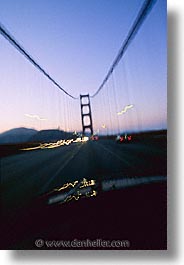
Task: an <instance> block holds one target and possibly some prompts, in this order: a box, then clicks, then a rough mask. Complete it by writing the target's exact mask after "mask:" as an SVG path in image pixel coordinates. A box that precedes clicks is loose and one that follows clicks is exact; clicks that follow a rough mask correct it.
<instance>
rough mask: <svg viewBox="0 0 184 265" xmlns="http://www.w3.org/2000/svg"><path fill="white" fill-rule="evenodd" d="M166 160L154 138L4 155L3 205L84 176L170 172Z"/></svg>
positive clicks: (21, 203)
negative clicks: (146, 141)
mask: <svg viewBox="0 0 184 265" xmlns="http://www.w3.org/2000/svg"><path fill="white" fill-rule="evenodd" d="M166 164H167V162H166V148H164V147H163V146H160V145H159V146H157V145H155V144H153V143H152V142H150V143H149V142H148V143H144V142H142V143H141V142H137V143H133V142H132V143H131V144H117V143H116V142H114V141H112V140H99V141H93V142H92V141H88V142H86V143H78V144H76V143H75V144H71V145H69V146H62V147H59V148H55V149H45V150H36V151H27V152H24V153H22V154H19V155H14V156H9V157H5V158H3V159H1V186H2V206H3V208H4V209H6V210H7V209H9V210H10V211H11V209H12V208H14V209H16V208H19V207H22V206H24V205H26V203H28V202H29V201H31V200H32V199H33V198H35V197H37V196H39V195H40V194H44V193H46V192H49V191H51V190H53V189H54V188H56V187H60V186H61V185H63V184H64V183H66V182H70V181H74V180H77V179H82V178H83V177H85V178H87V179H92V178H94V177H96V178H102V179H104V178H115V177H119V176H123V177H139V176H150V175H166Z"/></svg>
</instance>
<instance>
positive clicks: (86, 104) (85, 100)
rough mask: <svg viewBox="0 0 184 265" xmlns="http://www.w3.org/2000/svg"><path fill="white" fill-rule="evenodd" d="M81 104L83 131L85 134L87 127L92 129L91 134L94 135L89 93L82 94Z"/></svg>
mask: <svg viewBox="0 0 184 265" xmlns="http://www.w3.org/2000/svg"><path fill="white" fill-rule="evenodd" d="M80 104H81V118H82V133H83V135H85V133H86V129H89V130H90V134H91V135H93V123H92V116H91V105H90V98H89V94H87V95H80Z"/></svg>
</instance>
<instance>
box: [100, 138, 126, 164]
mask: <svg viewBox="0 0 184 265" xmlns="http://www.w3.org/2000/svg"><path fill="white" fill-rule="evenodd" d="M98 145H100V146H101V147H102V148H103V149H104V150H105V151H107V152H109V153H110V154H111V155H113V156H115V157H116V158H118V159H119V160H120V161H122V162H123V163H126V164H127V165H128V166H131V163H129V162H128V161H127V160H125V159H123V158H122V157H121V156H119V155H117V154H116V153H114V152H112V151H111V150H109V149H108V148H107V147H105V146H103V145H102V144H100V143H99V142H98Z"/></svg>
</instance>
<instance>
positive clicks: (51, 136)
mask: <svg viewBox="0 0 184 265" xmlns="http://www.w3.org/2000/svg"><path fill="white" fill-rule="evenodd" d="M72 135H73V134H72V133H70V132H64V131H60V130H42V131H39V132H37V133H36V134H34V135H33V136H31V137H30V138H29V141H30V142H48V141H50V142H52V141H53V142H54V141H58V140H61V139H68V138H71V137H72Z"/></svg>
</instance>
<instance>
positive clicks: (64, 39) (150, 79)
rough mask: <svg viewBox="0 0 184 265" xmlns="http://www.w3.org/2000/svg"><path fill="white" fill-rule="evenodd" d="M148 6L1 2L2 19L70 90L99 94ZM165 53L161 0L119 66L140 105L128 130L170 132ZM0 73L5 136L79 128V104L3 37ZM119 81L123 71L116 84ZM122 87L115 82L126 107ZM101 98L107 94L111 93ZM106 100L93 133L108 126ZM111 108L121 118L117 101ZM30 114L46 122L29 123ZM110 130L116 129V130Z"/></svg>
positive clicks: (80, 0) (114, 0) (70, 0)
mask: <svg viewBox="0 0 184 265" xmlns="http://www.w3.org/2000/svg"><path fill="white" fill-rule="evenodd" d="M142 3H143V1H142V0H131V1H130V0H93V1H92V0H60V1H59V0H52V1H48V0H45V1H44V0H37V1H36V0H29V1H23V0H16V1H11V0H6V1H2V0H0V4H1V9H0V22H1V23H2V24H3V25H5V26H6V28H8V30H9V31H10V32H11V34H12V35H14V36H15V38H16V39H17V40H18V41H19V43H20V44H21V45H22V46H23V47H24V48H25V49H26V50H27V51H28V52H29V53H30V54H31V55H32V56H33V58H34V59H35V60H36V61H38V62H39V63H40V65H41V66H43V68H45V69H46V70H47V71H48V72H49V73H50V75H52V77H53V78H55V79H56V81H58V82H59V83H60V84H61V85H62V86H63V87H64V88H65V89H66V90H67V91H68V92H69V93H71V94H72V95H74V96H78V95H79V94H80V93H86V92H87V93H90V94H93V93H94V92H95V91H96V89H97V88H98V87H99V85H100V83H101V82H102V80H103V78H104V76H105V74H106V72H107V70H108V69H109V67H110V65H111V63H112V61H113V59H114V57H115V56H116V54H117V52H118V50H119V48H120V46H121V44H122V42H123V40H124V38H125V37H126V35H127V32H128V30H129V29H130V25H131V24H132V22H133V21H134V19H135V17H136V14H137V13H138V10H139V9H140V7H141V5H142ZM166 54H167V50H166V1H165V0H158V1H157V3H156V5H155V7H154V8H153V10H152V11H151V13H150V15H149V17H148V18H147V19H146V21H145V23H144V24H143V26H142V28H141V29H140V32H138V34H137V36H136V38H135V39H134V41H133V42H132V44H131V46H130V47H129V49H128V50H127V53H126V55H125V57H124V59H123V60H122V63H121V64H122V65H123V67H124V77H122V79H121V83H124V82H125V80H124V79H125V75H126V78H127V80H128V84H129V86H128V88H127V89H128V90H129V91H128V92H126V93H128V94H130V95H132V98H131V100H132V102H133V101H134V102H133V103H134V104H135V106H137V109H136V108H135V111H136V113H135V115H134V114H131V115H132V118H131V119H129V118H128V115H127V117H126V119H127V122H126V127H127V129H128V128H130V129H137V128H138V127H140V126H141V129H144V128H145V129H149V128H155V129H159V128H165V127H166V106H167V99H166V91H167V88H166V78H167V75H166V71H167V70H166V67H167V63H166ZM122 65H120V66H119V67H122ZM0 68H1V69H2V71H1V75H2V78H1V80H0V97H1V99H2V98H3V99H4V100H3V102H2V108H1V109H2V110H1V112H3V116H2V117H1V128H0V131H5V130H7V129H10V128H13V127H20V126H26V127H34V128H36V129H45V128H57V127H58V126H59V127H60V128H62V129H65V130H67V129H68V130H69V129H70V130H71V129H72V130H74V129H77V130H79V129H81V124H80V106H79V102H74V101H72V100H68V99H67V98H66V97H65V96H64V95H62V94H61V92H60V91H59V90H58V89H57V88H56V87H54V86H53V85H52V84H51V83H50V82H49V81H47V80H45V77H43V76H41V74H40V73H38V71H37V70H36V69H34V67H33V66H32V65H30V63H29V62H26V60H25V58H23V57H22V56H21V55H20V54H18V52H17V51H16V50H15V49H14V48H13V47H12V46H11V45H10V44H9V43H8V42H7V41H6V40H4V39H3V37H2V36H0ZM119 76H120V70H119V69H117V71H116V72H115V78H117V80H116V81H117V83H118V80H120V77H119ZM118 78H119V79H118ZM140 87H141V88H140ZM120 89H121V88H120V86H118V85H117V86H116V90H117V91H116V94H117V95H118V93H119V94H121V93H122V98H123V100H122V101H121V97H118V96H117V98H118V99H117V101H118V103H117V104H118V108H123V107H124V106H125V105H126V104H129V103H131V102H128V96H127V98H126V99H125V98H124V95H125V93H123V92H122V91H120ZM102 93H104V94H103V96H104V98H105V97H107V93H106V94H105V92H102ZM101 97H102V95H99V99H95V100H93V101H92V102H91V103H92V109H93V110H94V113H95V114H94V115H95V117H94V126H95V129H98V128H99V127H100V126H101V123H103V122H105V123H108V121H102V117H99V118H98V117H97V116H100V115H98V113H99V112H98V109H100V108H101V107H100V101H101V100H102V99H101ZM98 101H99V102H98ZM129 101H130V99H129ZM97 102H98V103H97ZM95 104H96V105H95ZM111 104H112V106H111V109H112V110H113V111H114V113H116V111H118V110H117V106H116V107H115V104H114V103H113V101H112V103H111ZM106 107H107V105H106ZM106 107H105V106H104V109H105V108H106ZM64 108H65V109H64ZM68 110H69V111H68ZM104 111H105V112H106V113H107V112H108V110H107V109H105V110H104ZM25 113H31V114H37V115H39V116H40V117H44V118H46V119H47V121H38V120H29V119H28V118H27V117H25V115H24V114H25ZM64 113H65V117H64ZM146 113H147V115H146ZM148 113H149V115H148ZM135 116H138V117H139V122H138V121H137V120H136V119H137V118H135ZM112 118H113V117H112ZM115 119H116V117H115ZM140 120H141V122H140ZM129 121H130V122H129ZM95 123H96V124H95ZM120 123H121V121H120ZM140 123H141V125H140ZM124 124H125V123H124ZM110 126H111V127H112V128H111V130H113V128H115V127H117V126H116V125H115V124H111V125H110V124H109V125H108V127H110ZM133 127H134V128H133ZM116 129H117V128H116Z"/></svg>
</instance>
